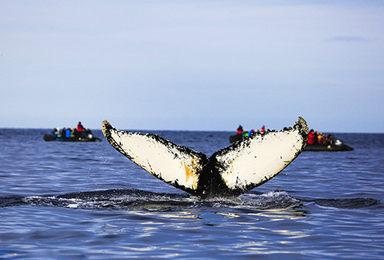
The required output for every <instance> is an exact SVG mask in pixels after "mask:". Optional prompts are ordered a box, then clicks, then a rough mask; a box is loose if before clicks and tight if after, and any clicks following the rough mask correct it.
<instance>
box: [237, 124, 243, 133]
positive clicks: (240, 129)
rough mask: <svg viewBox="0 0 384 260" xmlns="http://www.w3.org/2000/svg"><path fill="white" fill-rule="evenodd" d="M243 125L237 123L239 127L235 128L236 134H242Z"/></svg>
mask: <svg viewBox="0 0 384 260" xmlns="http://www.w3.org/2000/svg"><path fill="white" fill-rule="evenodd" d="M243 131H244V130H243V126H242V125H239V127H238V128H237V134H238V135H242V134H243Z"/></svg>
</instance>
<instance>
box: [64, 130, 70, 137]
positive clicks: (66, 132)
mask: <svg viewBox="0 0 384 260" xmlns="http://www.w3.org/2000/svg"><path fill="white" fill-rule="evenodd" d="M65 138H71V129H70V128H67V129H65Z"/></svg>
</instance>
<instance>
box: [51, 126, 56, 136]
mask: <svg viewBox="0 0 384 260" xmlns="http://www.w3.org/2000/svg"><path fill="white" fill-rule="evenodd" d="M51 134H52V136H53V137H55V138H56V137H57V129H56V128H53V130H52V132H51Z"/></svg>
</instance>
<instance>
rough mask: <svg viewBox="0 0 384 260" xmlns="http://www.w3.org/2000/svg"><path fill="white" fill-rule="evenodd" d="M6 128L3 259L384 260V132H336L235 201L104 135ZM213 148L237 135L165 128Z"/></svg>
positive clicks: (1, 139)
mask: <svg viewBox="0 0 384 260" xmlns="http://www.w3.org/2000/svg"><path fill="white" fill-rule="evenodd" d="M48 132H49V130H48V129H41V130H40V129H39V130H37V129H0V165H1V167H0V259H135V258H137V259H151V258H153V259H164V258H165V259H383V256H384V206H383V200H384V134H336V136H337V137H338V138H340V139H342V140H343V141H344V142H345V143H346V144H348V145H350V146H352V147H354V148H355V150H354V151H350V152H303V153H302V154H301V155H300V156H299V157H298V158H297V159H296V160H295V161H294V162H293V163H292V164H291V165H289V166H288V168H286V169H285V170H284V171H283V172H281V173H280V174H279V175H278V176H276V177H275V178H274V179H272V180H271V181H269V182H267V183H265V184H264V185H262V186H260V187H258V188H256V189H254V190H252V191H250V192H248V193H246V194H244V195H242V196H240V197H238V198H236V199H215V200H207V201H202V200H199V199H197V198H195V197H192V196H190V195H189V194H187V193H185V192H183V191H180V190H177V189H175V188H174V187H172V186H170V185H167V184H165V183H163V182H161V181H160V180H158V179H156V178H155V177H153V176H152V175H150V174H149V173H147V172H146V171H144V170H142V169H141V168H139V167H138V166H136V165H135V164H133V163H132V162H130V161H129V160H128V159H126V158H125V157H124V156H122V155H121V154H119V153H118V152H117V151H115V150H114V149H113V148H112V147H111V146H110V145H109V144H108V143H107V141H106V140H105V139H104V138H103V137H102V134H101V131H94V134H95V135H96V136H98V137H100V138H102V139H103V141H102V142H98V143H63V142H45V141H43V135H44V134H45V133H48ZM157 133H158V134H159V135H160V136H163V137H165V138H167V139H170V140H172V141H173V142H175V143H177V144H180V145H186V146H188V147H190V148H192V149H194V150H196V151H200V152H204V153H206V154H209V155H210V154H212V153H213V152H215V151H216V150H218V149H220V148H223V147H225V146H228V145H229V142H228V137H229V135H231V134H232V133H230V132H174V131H159V132H157Z"/></svg>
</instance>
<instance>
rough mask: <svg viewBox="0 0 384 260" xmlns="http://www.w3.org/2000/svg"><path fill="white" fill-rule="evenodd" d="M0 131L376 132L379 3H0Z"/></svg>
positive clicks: (379, 119)
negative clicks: (304, 128) (303, 128)
mask: <svg viewBox="0 0 384 260" xmlns="http://www.w3.org/2000/svg"><path fill="white" fill-rule="evenodd" d="M0 53H1V54H0V80H1V83H0V127H5V128H53V127H75V126H76V124H77V122H78V121H81V122H82V123H83V125H84V126H85V127H87V128H88V127H89V128H91V129H100V128H101V122H102V121H103V120H104V119H107V120H108V121H110V123H111V124H112V125H113V126H115V127H116V128H119V129H143V130H203V131H204V130H208V131H211V130H212V131H235V130H236V128H237V126H238V125H239V124H241V125H243V127H244V128H245V129H260V128H261V126H262V125H265V126H266V128H269V129H282V128H283V127H285V126H291V125H293V124H294V123H295V121H296V120H297V118H298V116H302V117H304V119H306V121H307V123H308V125H309V127H310V128H313V129H315V130H319V131H323V132H369V133H383V132H384V102H383V100H384V2H383V1H370V0H367V1H354V0H351V1H340V0H334V1H328V0H324V1H322V0H318V1H310V0H307V1H299V0H297V1H277V0H269V1H257V0H253V1H242V0H239V1H229V0H220V1H209V0H208V1H179V0H178V1H176V0H175V1H168V0H165V1H146V0H137V1H135V0H132V1H123V0H119V1H117V0H111V1H106V0H105V1H98V0H91V1H81V0H80V1H73V0H69V1H46V0H36V1H27V0H24V1H23V0H15V1H7V0H0Z"/></svg>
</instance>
